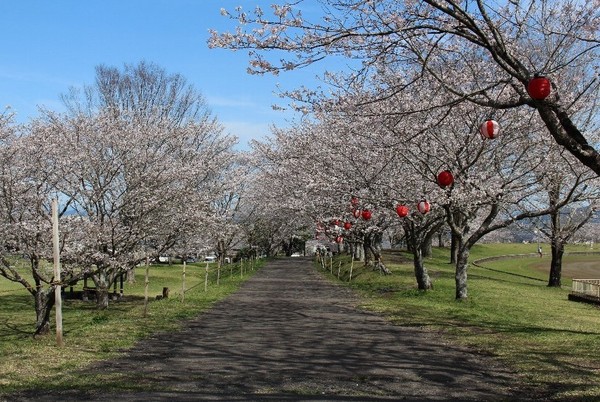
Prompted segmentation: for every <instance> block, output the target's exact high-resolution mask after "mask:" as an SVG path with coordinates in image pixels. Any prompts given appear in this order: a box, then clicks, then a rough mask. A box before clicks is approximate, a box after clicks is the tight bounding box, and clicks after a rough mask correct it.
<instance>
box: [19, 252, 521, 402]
mask: <svg viewBox="0 0 600 402" xmlns="http://www.w3.org/2000/svg"><path fill="white" fill-rule="evenodd" d="M357 304H358V299H357V298H356V297H355V295H354V294H353V293H352V292H351V291H350V290H348V289H346V288H344V287H342V286H337V285H335V284H331V283H329V282H328V281H327V280H325V279H323V278H322V277H321V276H320V274H319V273H318V272H316V271H315V270H314V269H313V268H312V267H311V262H310V261H309V260H307V259H304V258H291V259H281V260H276V261H273V262H271V263H269V264H267V266H265V267H264V268H263V269H261V270H260V271H259V272H258V273H257V274H256V275H255V276H254V277H253V278H251V279H250V280H248V281H247V282H246V283H245V284H244V285H243V286H242V288H241V289H240V290H239V291H238V292H236V293H235V294H233V295H231V296H230V297H228V298H227V299H225V300H223V301H222V302H219V303H218V304H216V305H215V306H214V307H213V308H212V309H211V310H209V311H207V312H206V313H204V314H202V315H200V316H199V317H198V318H197V319H195V320H193V321H190V322H189V323H188V324H187V325H186V327H185V329H184V330H182V331H179V332H177V333H165V334H159V335H157V336H155V337H153V338H151V339H147V340H144V341H143V342H140V343H139V344H138V345H137V346H136V347H135V348H133V349H132V350H130V351H128V352H127V353H124V354H123V356H122V357H121V358H119V359H117V360H113V361H107V362H101V363H99V364H97V365H95V366H94V367H92V368H90V369H89V371H90V372H94V373H102V378H106V382H107V383H109V381H110V378H111V377H114V376H115V375H118V376H121V378H122V377H123V376H124V377H125V378H128V382H129V383H130V384H134V385H136V386H142V387H143V388H142V389H144V391H141V392H140V391H134V390H118V389H114V390H112V391H110V392H108V393H104V392H103V393H98V391H93V390H91V391H82V390H65V391H60V392H53V393H51V394H48V393H45V392H42V391H40V390H37V391H36V390H32V391H30V392H26V393H22V394H20V395H15V396H14V397H13V398H11V399H10V400H11V401H12V400H22V401H54V400H63V401H68V400H71V401H83V400H102V401H108V400H111V401H113V400H124V401H159V400H176V401H198V400H208V401H255V400H264V401H392V400H393V401H396V400H411V401H417V400H419V401H443V400H460V401H504V400H507V401H508V400H526V399H527V398H526V396H527V393H526V391H525V390H522V389H520V388H519V385H518V384H517V383H516V379H515V377H514V376H513V375H512V374H511V372H510V371H508V370H507V369H506V368H503V367H502V366H500V365H499V364H498V363H497V362H496V361H495V360H493V359H492V358H490V357H488V356H482V355H478V354H476V353H474V352H472V351H470V350H467V349H464V348H460V347H456V346H453V345H450V344H447V343H445V342H444V341H443V340H441V338H440V337H438V336H437V335H436V334H434V333H428V332H425V331H423V330H421V329H419V328H408V327H400V326H394V325H392V324H390V323H389V322H388V321H386V320H385V319H384V318H382V317H380V316H378V315H376V314H373V313H370V312H366V311H363V310H361V309H359V308H357V307H356V306H357Z"/></svg>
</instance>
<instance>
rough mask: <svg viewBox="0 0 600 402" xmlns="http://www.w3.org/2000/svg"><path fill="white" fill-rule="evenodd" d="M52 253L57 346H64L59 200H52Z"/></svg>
mask: <svg viewBox="0 0 600 402" xmlns="http://www.w3.org/2000/svg"><path fill="white" fill-rule="evenodd" d="M52 251H53V254H54V284H55V285H54V307H55V310H56V344H57V345H58V346H63V345H64V342H63V328H62V297H61V291H62V285H61V283H60V245H59V242H58V199H56V198H54V199H53V200H52Z"/></svg>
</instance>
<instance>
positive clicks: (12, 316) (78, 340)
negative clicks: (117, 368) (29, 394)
mask: <svg viewBox="0 0 600 402" xmlns="http://www.w3.org/2000/svg"><path fill="white" fill-rule="evenodd" d="M262 264H263V261H260V260H259V261H258V262H257V264H256V265H255V270H256V269H259V268H260V267H261V266H262ZM205 267H206V264H204V263H198V264H188V265H187V269H186V292H185V300H184V301H183V302H182V301H181V293H182V265H172V266H169V265H152V266H151V267H150V274H149V281H150V283H149V292H148V294H149V299H150V303H149V308H148V314H147V316H146V317H144V315H143V311H144V308H143V305H144V273H145V269H144V268H143V267H141V268H138V269H136V282H135V283H133V284H127V283H126V284H125V289H124V295H125V296H124V297H123V298H122V299H121V300H118V301H111V302H110V304H109V308H108V309H107V310H103V311H98V310H96V308H95V302H94V301H90V302H84V301H81V300H68V299H67V300H64V302H63V329H64V343H65V346H64V347H63V348H58V347H57V346H56V338H55V335H54V334H52V335H50V336H47V337H43V338H41V339H39V338H38V339H33V338H32V333H33V331H34V329H35V326H34V324H35V313H34V309H33V297H32V296H31V295H29V293H27V292H26V291H25V290H24V288H22V287H21V286H20V285H19V286H17V285H15V284H13V283H11V282H9V281H7V280H5V279H4V278H0V399H1V395H2V393H9V392H14V391H18V390H22V389H29V388H36V387H40V386H41V385H43V387H44V388H46V389H51V388H61V387H67V388H85V387H87V386H91V385H94V387H95V388H97V387H98V386H99V384H95V383H94V382H95V378H94V377H93V376H89V375H87V376H79V375H77V373H76V371H75V370H76V369H80V368H83V367H85V366H87V365H88V364H90V363H91V362H94V361H97V360H105V359H110V358H111V357H113V356H115V355H117V354H119V351H120V350H121V349H124V348H129V347H132V346H133V345H134V343H135V342H136V341H138V340H140V339H142V338H144V337H147V336H149V335H151V334H152V333H156V332H161V331H168V330H174V329H177V328H178V327H179V326H180V323H181V320H183V319H186V318H192V317H195V316H197V315H198V314H199V313H200V312H201V311H202V310H204V309H206V308H208V307H209V306H211V305H212V304H213V303H214V302H216V301H218V300H220V299H223V298H224V297H225V296H227V295H228V294H230V293H231V292H233V291H235V290H236V289H237V288H238V287H239V285H240V284H241V283H242V282H243V281H245V280H246V279H248V278H249V277H250V276H252V274H253V272H255V271H251V270H250V269H249V268H250V266H249V264H248V262H245V264H244V272H243V275H240V267H239V265H238V264H229V265H225V266H224V267H223V269H222V270H221V278H220V281H219V282H220V284H219V285H217V284H216V276H217V273H216V264H214V263H213V264H210V268H209V281H208V286H207V290H206V291H205V286H204V280H205ZM91 283H92V282H91V281H90V284H91ZM163 287H169V289H170V297H169V298H168V299H163V300H156V296H157V295H161V294H162V289H163ZM54 322H55V318H54V317H52V318H51V325H52V327H53V328H54ZM129 385H131V384H129ZM105 386H107V387H109V386H110V387H118V386H119V384H118V379H115V382H111V383H110V384H105Z"/></svg>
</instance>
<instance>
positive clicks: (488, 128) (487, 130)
mask: <svg viewBox="0 0 600 402" xmlns="http://www.w3.org/2000/svg"><path fill="white" fill-rule="evenodd" d="M499 131H500V126H499V125H498V122H497V121H496V120H486V121H484V122H483V124H482V125H481V126H479V133H480V134H481V137H483V138H489V139H490V140H493V139H494V138H496V137H498V132H499Z"/></svg>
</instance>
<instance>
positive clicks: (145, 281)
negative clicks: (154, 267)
mask: <svg viewBox="0 0 600 402" xmlns="http://www.w3.org/2000/svg"><path fill="white" fill-rule="evenodd" d="M149 276H150V263H149V261H148V257H146V274H145V275H144V317H147V316H148V284H149V283H150V280H149V279H148V277H149Z"/></svg>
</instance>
